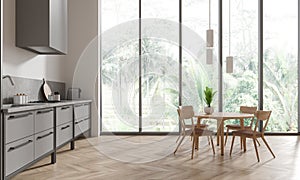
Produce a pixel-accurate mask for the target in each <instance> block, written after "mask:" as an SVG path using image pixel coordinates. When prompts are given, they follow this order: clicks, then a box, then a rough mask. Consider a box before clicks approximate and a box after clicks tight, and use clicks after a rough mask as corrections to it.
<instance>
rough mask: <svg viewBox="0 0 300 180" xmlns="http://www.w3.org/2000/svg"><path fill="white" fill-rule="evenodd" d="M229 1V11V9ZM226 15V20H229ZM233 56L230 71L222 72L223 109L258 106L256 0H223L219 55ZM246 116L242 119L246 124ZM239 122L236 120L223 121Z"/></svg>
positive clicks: (231, 109)
mask: <svg viewBox="0 0 300 180" xmlns="http://www.w3.org/2000/svg"><path fill="white" fill-rule="evenodd" d="M229 3H230V12H229ZM229 19H230V21H229ZM229 23H230V35H231V38H230V48H231V50H230V51H231V54H230V55H231V56H233V57H234V72H233V73H226V70H225V68H224V69H223V75H224V82H223V87H224V94H223V97H224V108H223V110H224V111H229V112H238V111H239V106H241V105H246V106H258V55H257V52H258V1H249V0H226V1H223V59H224V61H223V62H224V65H226V63H227V62H226V60H225V58H226V56H228V55H229ZM224 67H226V66H224ZM249 121H250V120H247V121H246V123H247V124H249V123H250V122H249ZM225 123H234V124H235V123H239V120H230V121H225Z"/></svg>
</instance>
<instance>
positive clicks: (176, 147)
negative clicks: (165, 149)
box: [174, 136, 185, 154]
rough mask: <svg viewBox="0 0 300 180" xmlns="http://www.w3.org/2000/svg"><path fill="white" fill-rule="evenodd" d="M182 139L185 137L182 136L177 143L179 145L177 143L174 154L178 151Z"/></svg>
mask: <svg viewBox="0 0 300 180" xmlns="http://www.w3.org/2000/svg"><path fill="white" fill-rule="evenodd" d="M184 138H185V136H182V138H181V139H180V141H179V143H178V145H177V147H176V149H175V151H174V154H175V153H176V152H177V150H178V148H179V146H180V145H181V143H182V141H183V139H184Z"/></svg>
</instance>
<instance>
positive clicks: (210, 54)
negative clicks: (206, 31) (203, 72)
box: [206, 48, 213, 64]
mask: <svg viewBox="0 0 300 180" xmlns="http://www.w3.org/2000/svg"><path fill="white" fill-rule="evenodd" d="M212 63H213V49H211V48H207V49H206V64H212Z"/></svg>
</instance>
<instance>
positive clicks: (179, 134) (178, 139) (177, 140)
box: [176, 133, 181, 143]
mask: <svg viewBox="0 0 300 180" xmlns="http://www.w3.org/2000/svg"><path fill="white" fill-rule="evenodd" d="M180 137H181V133H180V134H179V136H178V138H177V140H176V143H177V142H178V140H179V139H180Z"/></svg>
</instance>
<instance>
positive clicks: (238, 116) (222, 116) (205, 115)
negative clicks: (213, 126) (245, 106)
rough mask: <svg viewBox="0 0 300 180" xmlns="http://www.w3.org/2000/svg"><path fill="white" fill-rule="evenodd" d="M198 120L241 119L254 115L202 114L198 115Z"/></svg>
mask: <svg viewBox="0 0 300 180" xmlns="http://www.w3.org/2000/svg"><path fill="white" fill-rule="evenodd" d="M195 117H197V118H212V119H239V118H252V117H254V115H253V114H247V113H238V112H214V113H212V114H205V113H202V114H201V113H200V114H196V115H195Z"/></svg>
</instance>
